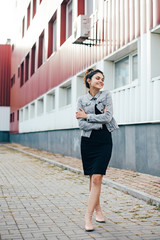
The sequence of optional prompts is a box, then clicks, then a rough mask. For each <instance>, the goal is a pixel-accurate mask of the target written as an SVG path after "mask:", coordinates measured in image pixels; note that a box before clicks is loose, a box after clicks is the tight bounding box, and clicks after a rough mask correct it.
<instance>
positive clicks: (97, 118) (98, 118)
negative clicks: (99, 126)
mask: <svg viewBox="0 0 160 240" xmlns="http://www.w3.org/2000/svg"><path fill="white" fill-rule="evenodd" d="M105 107H106V108H107V110H106V111H104V113H102V114H97V115H96V114H87V122H97V123H109V122H110V121H111V120H112V117H113V104H112V96H111V93H110V92H108V93H107V95H106V106H105Z"/></svg>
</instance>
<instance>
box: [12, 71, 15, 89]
mask: <svg viewBox="0 0 160 240" xmlns="http://www.w3.org/2000/svg"><path fill="white" fill-rule="evenodd" d="M14 83H15V74H14V75H13V77H12V78H11V87H13V85H14Z"/></svg>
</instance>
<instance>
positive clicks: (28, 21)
mask: <svg viewBox="0 0 160 240" xmlns="http://www.w3.org/2000/svg"><path fill="white" fill-rule="evenodd" d="M30 23H31V3H29V5H28V8H27V29H28V28H29V26H30Z"/></svg>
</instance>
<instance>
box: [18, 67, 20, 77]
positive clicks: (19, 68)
mask: <svg viewBox="0 0 160 240" xmlns="http://www.w3.org/2000/svg"><path fill="white" fill-rule="evenodd" d="M18 77H20V66H18Z"/></svg>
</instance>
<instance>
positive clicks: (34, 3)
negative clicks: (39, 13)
mask: <svg viewBox="0 0 160 240" xmlns="http://www.w3.org/2000/svg"><path fill="white" fill-rule="evenodd" d="M35 14H36V0H33V15H32V18H34V16H35Z"/></svg>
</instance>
